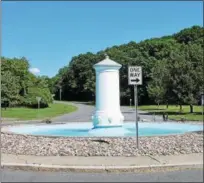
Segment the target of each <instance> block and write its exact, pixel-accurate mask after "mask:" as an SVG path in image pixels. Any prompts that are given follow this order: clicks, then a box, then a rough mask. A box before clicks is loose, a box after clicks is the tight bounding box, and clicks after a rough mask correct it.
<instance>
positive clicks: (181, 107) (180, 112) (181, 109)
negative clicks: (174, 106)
mask: <svg viewBox="0 0 204 183" xmlns="http://www.w3.org/2000/svg"><path fill="white" fill-rule="evenodd" d="M179 106H180V113H182V105H179Z"/></svg>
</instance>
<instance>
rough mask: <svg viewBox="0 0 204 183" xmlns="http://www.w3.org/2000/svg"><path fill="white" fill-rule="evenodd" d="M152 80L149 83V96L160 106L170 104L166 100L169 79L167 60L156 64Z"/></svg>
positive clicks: (152, 72)
mask: <svg viewBox="0 0 204 183" xmlns="http://www.w3.org/2000/svg"><path fill="white" fill-rule="evenodd" d="M151 78H152V81H150V82H149V84H148V87H147V91H148V94H149V96H150V97H151V98H153V99H154V100H155V102H156V103H157V105H158V106H159V104H161V103H162V102H168V100H167V99H166V98H165V97H166V92H167V83H168V78H169V73H168V69H167V63H166V60H162V61H160V60H159V61H157V62H156V64H155V66H154V67H153V68H152V71H151Z"/></svg>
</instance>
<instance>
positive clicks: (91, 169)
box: [1, 163, 203, 173]
mask: <svg viewBox="0 0 204 183" xmlns="http://www.w3.org/2000/svg"><path fill="white" fill-rule="evenodd" d="M1 167H2V168H9V169H13V170H23V171H49V172H59V171H62V172H86V173H108V172H109V173H111V172H112V173H114V172H115V173H119V172H135V173H142V172H156V171H173V170H180V169H192V168H203V164H202V163H194V164H192V163H186V164H164V165H149V166H135V165H132V166H60V165H45V164H17V163H2V164H1Z"/></svg>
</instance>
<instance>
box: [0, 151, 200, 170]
mask: <svg viewBox="0 0 204 183" xmlns="http://www.w3.org/2000/svg"><path fill="white" fill-rule="evenodd" d="M1 164H2V167H10V168H17V169H24V170H28V169H32V170H38V171H39V170H45V171H48V170H49V171H50V170H52V171H57V170H65V171H83V172H87V171H91V172H93V171H94V172H95V171H97V172H98V171H100V172H101V171H106V172H107V171H113V170H114V171H129V170H132V171H138V170H142V171H144V170H149V169H151V170H152V169H154V168H159V169H163V168H165V167H166V168H173V167H177V168H178V167H180V168H181V167H188V166H199V167H203V154H202V153H196V154H188V155H176V156H175V155H174V156H173V155H172V156H141V157H97V156H96V157H79V156H25V155H11V154H2V160H1Z"/></svg>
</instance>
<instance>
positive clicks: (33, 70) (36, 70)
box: [29, 68, 40, 74]
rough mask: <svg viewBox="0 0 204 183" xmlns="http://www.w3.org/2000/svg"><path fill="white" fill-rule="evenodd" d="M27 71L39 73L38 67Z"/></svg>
mask: <svg viewBox="0 0 204 183" xmlns="http://www.w3.org/2000/svg"><path fill="white" fill-rule="evenodd" d="M29 71H30V72H31V73H33V74H39V73H40V69H38V68H30V69H29Z"/></svg>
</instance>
